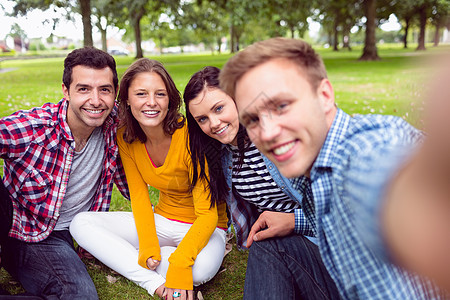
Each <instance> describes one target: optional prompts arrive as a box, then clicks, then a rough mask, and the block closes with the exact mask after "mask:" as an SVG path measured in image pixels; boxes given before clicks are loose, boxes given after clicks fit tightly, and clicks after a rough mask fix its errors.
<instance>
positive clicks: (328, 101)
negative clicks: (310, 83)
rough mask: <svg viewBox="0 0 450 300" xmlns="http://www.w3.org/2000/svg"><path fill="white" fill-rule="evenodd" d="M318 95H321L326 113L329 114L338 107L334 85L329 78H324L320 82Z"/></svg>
mask: <svg viewBox="0 0 450 300" xmlns="http://www.w3.org/2000/svg"><path fill="white" fill-rule="evenodd" d="M317 96H318V97H319V99H320V101H321V103H322V107H323V109H324V111H325V113H326V114H329V113H330V112H333V111H334V110H335V109H336V104H335V102H334V90H333V86H332V85H331V82H330V81H329V80H328V79H327V78H324V79H322V81H321V82H320V84H319V87H318V88H317Z"/></svg>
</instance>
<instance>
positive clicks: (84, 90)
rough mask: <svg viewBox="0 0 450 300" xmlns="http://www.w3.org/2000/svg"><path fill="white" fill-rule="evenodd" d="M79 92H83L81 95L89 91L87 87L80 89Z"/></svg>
mask: <svg viewBox="0 0 450 300" xmlns="http://www.w3.org/2000/svg"><path fill="white" fill-rule="evenodd" d="M78 91H79V92H81V93H84V92H87V91H88V89H87V88H86V87H80V88H79V89H78Z"/></svg>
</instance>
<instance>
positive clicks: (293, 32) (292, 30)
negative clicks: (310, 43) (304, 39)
mask: <svg viewBox="0 0 450 300" xmlns="http://www.w3.org/2000/svg"><path fill="white" fill-rule="evenodd" d="M291 38H295V27H294V26H291Z"/></svg>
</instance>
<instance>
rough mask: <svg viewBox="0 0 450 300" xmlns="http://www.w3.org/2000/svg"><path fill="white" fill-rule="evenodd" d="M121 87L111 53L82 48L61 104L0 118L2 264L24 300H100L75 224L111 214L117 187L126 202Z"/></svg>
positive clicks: (69, 61) (72, 57)
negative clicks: (89, 214) (119, 139)
mask: <svg viewBox="0 0 450 300" xmlns="http://www.w3.org/2000/svg"><path fill="white" fill-rule="evenodd" d="M117 88H118V76H117V71H116V63H115V61H114V58H113V57H112V56H111V55H109V54H107V53H105V52H103V51H101V50H98V49H95V48H81V49H76V50H74V51H72V52H71V53H69V55H68V56H67V57H66V59H65V60H64V73H63V84H62V91H63V94H64V98H63V99H62V100H61V101H59V102H58V103H46V104H44V105H43V106H42V107H36V108H32V109H30V110H21V111H18V112H16V113H14V114H12V115H10V116H7V117H4V118H2V119H0V157H1V158H2V159H3V160H4V176H3V180H0V244H1V262H2V264H3V267H5V269H6V270H7V271H8V272H9V273H10V274H11V275H12V276H13V277H14V278H16V279H17V280H18V281H20V283H21V284H22V286H23V287H24V289H25V290H26V291H27V293H28V294H29V295H27V296H22V297H34V298H33V299H41V297H42V298H45V299H50V298H51V299H56V298H58V299H98V296H97V292H96V290H95V286H94V283H93V282H92V280H91V278H90V276H89V274H88V273H87V270H86V267H85V265H84V263H83V262H82V261H81V259H80V258H79V257H78V255H77V252H76V251H75V249H74V244H73V240H72V236H71V235H70V233H69V225H70V222H71V221H72V219H73V217H74V216H75V215H76V214H77V213H79V212H82V211H88V210H90V211H105V210H108V209H109V204H110V201H111V193H112V189H113V184H114V183H115V184H116V185H117V187H118V188H119V190H120V191H121V192H122V194H124V195H125V196H127V197H128V188H127V182H126V178H125V173H124V171H123V168H122V164H121V162H120V159H119V152H118V146H117V143H116V132H117V127H118V123H119V122H118V113H117V106H116V104H115V99H116V95H117ZM1 292H2V291H0V293H1ZM3 293H4V292H3ZM2 297H3V296H0V298H2ZM4 297H9V296H4ZM11 297H12V296H11ZM30 299H31V298H30Z"/></svg>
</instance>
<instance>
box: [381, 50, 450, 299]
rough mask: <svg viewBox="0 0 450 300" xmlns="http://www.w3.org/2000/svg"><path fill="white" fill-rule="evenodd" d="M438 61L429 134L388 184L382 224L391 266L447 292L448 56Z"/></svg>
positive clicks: (449, 189) (430, 90)
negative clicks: (412, 272) (413, 273)
mask: <svg viewBox="0 0 450 300" xmlns="http://www.w3.org/2000/svg"><path fill="white" fill-rule="evenodd" d="M438 58H439V60H437V61H436V62H435V63H436V64H437V65H438V66H437V67H435V68H436V69H435V70H434V72H432V74H433V77H432V80H431V81H430V82H429V83H428V84H427V85H426V86H427V87H428V99H427V103H426V105H427V106H426V115H425V126H426V127H425V131H426V132H427V134H428V135H427V137H426V138H425V141H424V143H423V144H422V145H421V147H420V149H419V150H418V151H417V152H416V153H414V156H413V157H412V159H411V160H410V161H409V163H408V164H406V165H405V166H404V167H403V169H402V170H401V171H400V172H399V173H398V175H397V176H396V178H394V180H393V181H392V182H391V184H390V189H389V190H388V193H387V197H386V199H385V203H384V205H383V210H382V214H381V221H382V230H383V233H384V240H385V241H386V244H387V246H388V250H389V251H390V255H391V257H393V259H394V261H395V262H396V263H397V264H399V265H400V266H402V267H405V268H407V269H409V270H412V271H414V272H416V273H419V274H421V275H424V276H426V277H429V278H431V279H433V280H434V282H435V283H437V284H438V285H439V286H440V287H441V288H443V289H445V290H447V291H448V292H450V256H449V253H450V234H449V233H450V185H449V178H450V130H449V128H450V118H449V113H450V84H449V83H450V55H448V54H447V56H446V57H438ZM430 65H431V64H430Z"/></svg>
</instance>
